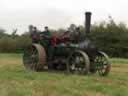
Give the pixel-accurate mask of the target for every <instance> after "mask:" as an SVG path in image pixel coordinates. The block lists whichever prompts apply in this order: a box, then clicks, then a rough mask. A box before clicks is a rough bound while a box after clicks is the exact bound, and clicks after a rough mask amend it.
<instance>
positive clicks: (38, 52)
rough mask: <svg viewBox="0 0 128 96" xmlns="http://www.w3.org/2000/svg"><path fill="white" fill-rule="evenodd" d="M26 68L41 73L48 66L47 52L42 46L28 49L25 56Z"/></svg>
mask: <svg viewBox="0 0 128 96" xmlns="http://www.w3.org/2000/svg"><path fill="white" fill-rule="evenodd" d="M23 63H24V66H25V68H27V69H29V70H33V71H41V70H43V69H44V65H45V64H46V52H45V49H44V47H43V46H41V45H40V44H33V45H32V46H30V47H28V48H26V49H25V50H24V54H23Z"/></svg>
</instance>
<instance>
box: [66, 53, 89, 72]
mask: <svg viewBox="0 0 128 96" xmlns="http://www.w3.org/2000/svg"><path fill="white" fill-rule="evenodd" d="M89 63H90V62H89V59H88V56H87V55H86V54H85V53H84V52H82V51H77V52H75V53H73V54H71V56H70V57H69V58H68V71H70V72H72V73H77V74H87V73H88V71H89Z"/></svg>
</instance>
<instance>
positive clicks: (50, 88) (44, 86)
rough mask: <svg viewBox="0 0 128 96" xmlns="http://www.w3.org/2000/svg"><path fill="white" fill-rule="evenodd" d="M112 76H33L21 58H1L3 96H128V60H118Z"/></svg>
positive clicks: (38, 74) (37, 73)
mask: <svg viewBox="0 0 128 96" xmlns="http://www.w3.org/2000/svg"><path fill="white" fill-rule="evenodd" d="M111 61H112V62H113V63H114V64H113V66H112V70H111V73H110V75H109V76H107V77H100V76H99V75H98V74H90V75H86V76H80V75H72V74H65V73H63V72H32V71H28V70H26V69H25V68H24V66H23V64H22V55H21V54H0V96H128V82H127V81H128V65H127V64H128V60H127V59H119V58H114V59H111Z"/></svg>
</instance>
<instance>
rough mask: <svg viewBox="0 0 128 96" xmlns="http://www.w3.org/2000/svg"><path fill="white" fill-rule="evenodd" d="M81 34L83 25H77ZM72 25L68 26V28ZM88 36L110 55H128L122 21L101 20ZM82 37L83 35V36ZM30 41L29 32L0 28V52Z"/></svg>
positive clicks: (126, 32)
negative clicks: (8, 31) (11, 31)
mask: <svg viewBox="0 0 128 96" xmlns="http://www.w3.org/2000/svg"><path fill="white" fill-rule="evenodd" d="M78 26H79V27H80V30H81V32H82V34H84V33H85V31H84V30H85V29H84V26H82V25H78ZM72 27H73V26H72V25H71V26H70V29H71V28H72ZM51 31H52V33H53V34H54V33H57V34H62V32H65V31H66V29H62V28H61V29H58V30H51ZM89 35H90V38H91V39H92V41H93V42H94V44H95V45H96V46H97V47H98V48H99V49H100V50H103V51H105V52H106V53H107V54H108V55H110V56H112V57H126V58H127V57H128V27H127V26H126V24H124V23H123V22H120V23H118V24H117V23H115V22H114V20H113V19H111V18H110V20H109V21H107V22H105V21H102V22H100V23H95V24H93V25H92V26H91V33H90V34H89ZM83 38H84V37H83ZM31 43H32V41H31V38H30V33H29V32H24V33H23V34H21V35H18V34H16V32H13V33H12V34H10V35H9V34H7V33H6V30H4V29H2V28H0V52H1V53H3V52H6V53H7V52H15V53H16V52H23V49H24V48H26V47H27V46H29V45H31Z"/></svg>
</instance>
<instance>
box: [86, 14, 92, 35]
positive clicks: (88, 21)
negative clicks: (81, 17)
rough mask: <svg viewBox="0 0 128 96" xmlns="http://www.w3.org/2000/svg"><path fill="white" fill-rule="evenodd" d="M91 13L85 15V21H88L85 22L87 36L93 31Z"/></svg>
mask: <svg viewBox="0 0 128 96" xmlns="http://www.w3.org/2000/svg"><path fill="white" fill-rule="evenodd" d="M91 14H92V13H91V12H86V13H85V20H86V22H85V29H86V30H85V34H86V35H87V34H89V33H90V30H91V27H90V26H91Z"/></svg>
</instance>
